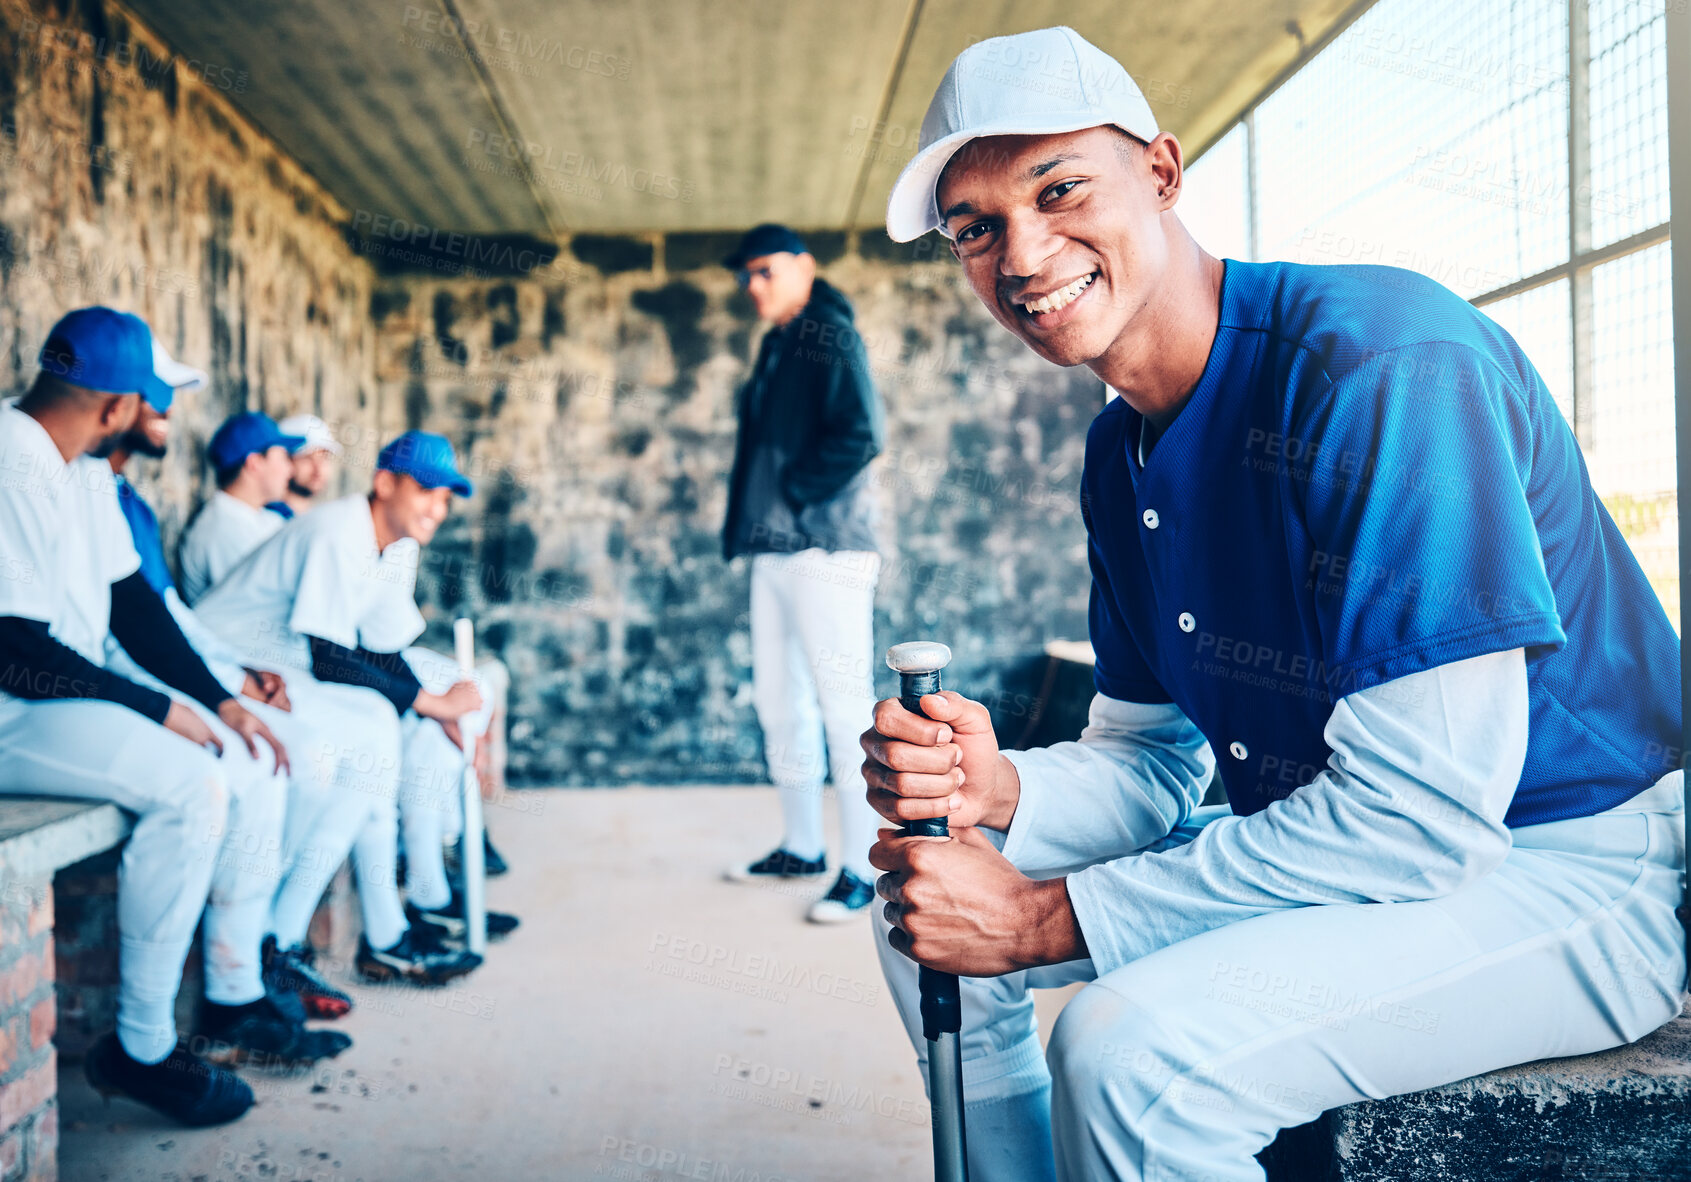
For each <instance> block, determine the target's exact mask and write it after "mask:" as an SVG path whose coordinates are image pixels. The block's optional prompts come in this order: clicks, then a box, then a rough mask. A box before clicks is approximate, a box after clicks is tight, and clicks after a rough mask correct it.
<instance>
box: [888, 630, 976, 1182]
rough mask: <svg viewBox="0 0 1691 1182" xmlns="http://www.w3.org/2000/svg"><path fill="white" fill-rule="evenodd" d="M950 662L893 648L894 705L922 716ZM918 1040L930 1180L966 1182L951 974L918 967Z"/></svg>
mask: <svg viewBox="0 0 1691 1182" xmlns="http://www.w3.org/2000/svg"><path fill="white" fill-rule="evenodd" d="M950 663H951V650H950V649H949V648H947V647H946V646H945V645H943V644H939V643H936V642H934V641H930V640H913V641H910V642H908V643H906V644H895V645H893V646H892V647H891V648H889V649H888V650H887V667H888V668H889V669H893V670H896V671H897V673H898V701H899V704H900V705H902V706H903V707H904V708H905V709H906V710H908V711H910V712H911V713H912V714H920V713H922V695H924V694H937V693H939V690H940V683H939V671H940V670H941V669H943V668H945V667H946V666H947V665H949V664H950ZM950 833H951V829H950V826H949V825H947V824H946V820H945V818H944V817H934V818H931V819H929V820H925V821H912V822H910V824H908V825H906V826H905V827H904V834H905V836H906V837H948V836H950ZM917 982H918V984H919V986H920V988H921V991H922V1037H923V1038H926V1039H927V1040H928V1102H929V1104H930V1105H931V1106H932V1109H933V1125H934V1178H935V1180H936V1182H968V1178H969V1161H968V1153H967V1150H966V1145H967V1137H966V1134H965V1133H964V1130H963V1042H962V1030H963V999H962V994H961V991H960V988H959V986H958V982H957V974H955V973H940V972H935V971H934V970H933V969H930V968H929V967H928V966H927V965H922V966H920V968H919V969H918V972H917Z"/></svg>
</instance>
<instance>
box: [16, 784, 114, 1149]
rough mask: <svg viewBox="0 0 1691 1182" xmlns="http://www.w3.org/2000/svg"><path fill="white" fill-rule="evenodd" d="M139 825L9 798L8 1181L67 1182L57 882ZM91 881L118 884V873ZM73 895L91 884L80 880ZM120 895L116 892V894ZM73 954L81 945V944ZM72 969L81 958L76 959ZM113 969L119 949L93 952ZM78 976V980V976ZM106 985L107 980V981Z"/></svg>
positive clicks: (103, 809)
mask: <svg viewBox="0 0 1691 1182" xmlns="http://www.w3.org/2000/svg"><path fill="white" fill-rule="evenodd" d="M130 826H131V821H130V818H129V817H128V816H127V815H126V814H124V812H123V811H122V810H121V809H119V808H118V807H117V806H115V805H112V804H106V803H102V802H99V801H86V800H63V799H48V798H33V797H0V1180H4V1182H14V1180H24V1179H27V1180H28V1182H50V1180H51V1179H54V1178H57V1177H58V1146H59V1112H58V1101H57V1096H58V1057H57V1051H56V1049H55V1046H54V1035H55V1033H56V1032H57V1031H58V1029H59V1019H60V1009H61V1006H62V1004H63V1002H64V1000H65V999H64V998H63V997H62V996H60V995H59V994H58V993H57V992H56V991H55V989H54V982H55V981H56V980H57V979H58V978H59V976H60V972H59V968H58V962H59V961H60V960H61V958H62V955H63V950H61V949H60V947H59V942H58V941H57V939H56V938H55V937H56V932H55V918H56V916H57V915H58V911H57V908H56V906H55V896H56V893H57V892H58V891H59V890H60V889H62V888H61V887H60V884H59V882H58V881H57V880H56V878H55V876H56V875H58V874H60V872H63V871H65V870H66V868H67V867H73V866H77V865H78V864H86V863H87V860H88V859H90V858H92V857H96V856H98V855H100V854H102V853H104V852H105V851H109V850H112V849H113V847H115V846H117V845H119V844H121V843H122V842H123V840H124V839H125V838H126V837H128V835H129V830H130ZM92 873H93V874H94V875H95V876H96V877H99V878H109V877H110V874H111V871H110V870H108V869H106V868H104V867H95V868H94V869H93V871H92ZM71 878H72V879H74V880H75V881H72V882H68V886H69V889H70V890H71V891H72V893H79V886H78V884H79V883H81V882H85V881H86V876H78V875H75V874H74V873H73V874H72V875H71ZM114 889H115V888H114ZM72 943H73V944H74V941H72ZM71 951H72V955H73V960H74V958H75V952H76V950H75V949H72V950H71ZM89 952H90V953H91V954H93V955H95V956H96V957H99V958H102V959H109V960H110V973H109V976H110V978H111V982H112V984H113V985H115V982H116V972H117V948H116V944H115V940H114V941H113V942H112V943H111V946H110V947H109V948H104V949H98V948H95V949H89ZM73 975H74V974H73ZM100 975H105V974H100Z"/></svg>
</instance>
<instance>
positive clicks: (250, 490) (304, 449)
mask: <svg viewBox="0 0 1691 1182" xmlns="http://www.w3.org/2000/svg"><path fill="white" fill-rule="evenodd" d="M237 428H238V432H237ZM225 432H228V433H229V434H228V435H227V436H225ZM218 436H219V438H214V439H213V441H212V442H213V451H214V452H215V453H219V454H220V455H221V458H216V457H214V463H216V464H217V465H218V468H219V472H220V473H221V472H223V471H225V465H227V469H228V471H229V472H232V473H234V475H233V476H232V477H231V482H230V486H229V487H227V488H224V489H223V490H221V491H220V492H219V494H218V496H217V497H216V498H214V499H213V501H212V502H210V503H208V504H207V505H206V507H205V509H203V510H202V511H201V512H200V514H199V516H198V517H196V518H195V520H194V522H193V524H192V525H190V526H189V529H188V538H187V540H185V541H184V543H183V548H182V565H183V571H184V579H185V580H190V579H191V580H192V582H194V583H201V582H203V583H206V584H208V585H209V584H215V583H217V582H218V581H220V580H221V579H222V578H223V576H224V575H225V574H227V573H228V571H229V569H230V568H231V567H233V566H234V565H235V564H236V563H237V562H239V561H240V560H241V559H242V558H245V557H246V556H247V554H249V553H251V551H252V550H253V549H254V548H255V547H257V546H258V544H259V543H261V542H263V541H264V540H265V539H267V538H268V537H270V535H271V534H273V533H275V531H276V530H277V529H279V528H280V527H281V522H282V521H283V520H290V519H292V518H294V517H296V516H303V515H304V514H306V513H308V512H310V511H311V509H313V508H315V507H316V506H317V505H319V504H321V503H322V502H321V501H320V500H319V499H318V497H319V495H320V494H321V493H322V491H323V490H324V489H325V488H327V487H328V484H329V481H330V479H331V478H332V477H333V475H334V468H335V461H336V460H337V459H338V458H339V457H340V455H341V446H340V444H339V443H337V442H336V441H335V437H334V435H333V433H331V432H330V430H329V427H328V424H326V423H324V422H323V420H322V419H320V418H318V417H317V416H316V415H310V414H301V415H292V416H290V417H289V418H287V419H285V420H284V421H283V422H282V424H281V425H280V427H279V428H272V427H271V426H270V421H269V420H268V419H266V418H264V417H263V416H254V415H245V416H236V418H234V419H231V420H230V421H229V422H228V423H226V424H224V427H223V428H222V429H220V431H219V432H218ZM219 439H222V440H223V442H222V444H221V446H220V444H219ZM281 450H286V451H287V452H288V473H287V476H286V486H285V489H284V491H283V492H282V493H281V494H280V496H281V499H279V500H271V501H269V502H268V503H267V506H266V507H267V508H268V509H269V512H262V511H260V509H258V508H257V507H255V503H254V502H255V498H257V497H259V496H263V495H267V494H268V492H269V491H270V490H271V489H273V488H274V487H276V486H277V483H278V482H279V481H281V480H282V479H283V475H282V471H281V468H280V467H279V466H276V461H277V456H278V455H279V453H280V451H281ZM238 457H239V458H238ZM220 480H221V476H220ZM198 594H203V591H195V592H194V595H198ZM191 597H192V596H191ZM404 655H405V662H406V664H408V665H410V666H411V670H412V672H414V673H415V674H416V675H417V677H418V680H420V681H421V682H422V683H423V685H424V686H425V687H426V688H430V689H433V690H437V691H440V690H444V689H445V688H446V687H447V686H449V685H451V684H452V683H453V682H454V681H456V680H457V679H458V666H457V662H455V661H454V660H453V659H452V658H451V657H450V656H447V655H446V654H443V653H437V652H435V651H433V650H432V649H428V648H423V647H421V646H418V645H411V646H409V647H407V648H406V649H405V654H404ZM476 684H477V687H478V688H479V689H480V690H481V691H482V695H483V697H484V698H485V699H487V700H488V701H487V704H486V705H485V706H484V707H483V708H482V709H479V710H477V711H475V712H474V713H473V714H472V715H471V716H470V717H469V719H468V720H467V721H466V723H465V727H464V737H465V738H466V739H467V740H470V741H477V742H479V741H480V740H481V739H482V738H483V737H484V736H485V735H486V734H487V732H488V728H489V727H490V726H491V725H492V720H493V719H495V718H498V719H501V720H502V719H503V718H504V711H505V701H506V697H507V694H508V692H509V687H510V674H509V673H508V672H507V670H506V669H505V665H504V663H503V662H501V661H499V660H497V659H491V658H490V659H483V660H482V661H479V662H478V663H477V665H476ZM488 754H489V752H488V748H487V747H486V746H485V745H483V746H480V747H479V748H478V750H477V756H478V766H479V762H480V759H481V758H483V757H485V756H486V755H488ZM454 799H456V797H454ZM455 818H456V814H453V815H452V817H451V818H449V819H448V826H447V828H448V832H450V828H451V822H452V821H454V820H455ZM483 840H484V852H485V855H486V867H487V872H488V873H489V874H491V875H497V874H503V873H504V872H505V869H506V866H505V860H504V859H503V858H502V857H500V856H499V852H498V851H497V850H496V849H494V848H493V843H492V840H491V838H488V837H487V836H486V834H485V831H484V835H483ZM447 907H448V910H451V907H452V905H451V904H448V905H447ZM439 918H440V919H441V920H442V921H443V922H445V923H446V924H447V925H448V926H450V927H453V928H456V929H461V928H462V921H461V919H457V918H454V917H453V916H452V915H449V914H443V915H441V916H440V917H439ZM503 922H504V921H501V926H503Z"/></svg>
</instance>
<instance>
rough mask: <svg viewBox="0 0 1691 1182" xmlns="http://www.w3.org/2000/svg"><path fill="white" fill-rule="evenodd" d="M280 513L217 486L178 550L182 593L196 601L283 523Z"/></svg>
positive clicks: (190, 524)
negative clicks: (259, 506)
mask: <svg viewBox="0 0 1691 1182" xmlns="http://www.w3.org/2000/svg"><path fill="white" fill-rule="evenodd" d="M284 523H285V522H284V518H283V517H282V515H281V514H280V513H275V512H272V511H271V510H269V509H264V508H258V509H255V508H253V507H252V506H251V505H249V504H247V503H246V502H245V501H243V500H241V499H240V498H238V497H233V496H230V495H229V494H228V493H226V492H224V491H223V490H222V489H219V490H218V491H217V492H215V493H213V494H212V497H211V499H210V500H209V501H207V502H206V503H205V504H204V505H202V506H200V511H199V512H198V513H196V514H194V520H192V521H191V522H189V523H188V528H187V530H186V531H185V532H184V533H183V535H182V549H181V551H180V553H179V554H178V558H179V559H180V566H181V570H182V595H183V597H184V598H185V599H187V601H188V602H189V603H198V602H199V601H200V599H201V598H203V597H204V595H205V593H206V592H207V591H210V590H211V589H212V588H213V587H215V586H217V584H219V583H221V582H222V581H223V577H224V576H225V575H227V574H228V573H229V571H230V570H231V569H232V568H233V567H234V566H235V564H236V563H238V562H240V561H241V559H243V558H245V557H246V556H247V555H248V554H251V553H252V552H253V550H255V549H256V548H257V547H258V546H259V544H260V543H262V542H264V541H265V540H267V539H268V538H269V537H270V536H271V535H272V534H274V533H275V532H276V531H277V530H279V529H281V528H282V526H283V524H284Z"/></svg>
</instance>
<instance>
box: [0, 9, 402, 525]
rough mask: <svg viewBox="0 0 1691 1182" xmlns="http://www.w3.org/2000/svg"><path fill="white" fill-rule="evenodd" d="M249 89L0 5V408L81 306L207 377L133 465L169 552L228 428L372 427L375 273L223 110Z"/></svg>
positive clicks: (78, 26)
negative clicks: (261, 424) (305, 420)
mask: <svg viewBox="0 0 1691 1182" xmlns="http://www.w3.org/2000/svg"><path fill="white" fill-rule="evenodd" d="M244 87H245V79H244V78H242V77H240V76H237V75H233V74H230V73H227V72H212V73H209V74H208V73H207V72H205V71H203V70H201V71H196V70H194V69H192V68H191V67H190V66H189V64H188V63H186V62H184V61H182V60H181V59H180V58H179V57H178V56H177V55H176V54H174V53H173V51H172V50H171V49H170V48H169V47H168V46H166V45H165V44H164V43H163V42H162V41H160V40H159V39H158V38H157V37H155V36H154V35H153V34H152V33H151V32H150V31H149V30H148V29H147V28H145V27H144V26H142V25H140V24H139V23H137V22H136V21H135V20H134V19H133V18H132V17H130V16H129V15H128V14H127V11H126V10H124V9H122V8H120V7H118V6H117V5H114V4H110V3H106V2H105V0H82V2H80V3H74V4H55V3H49V2H46V0H0V394H5V395H9V394H12V393H20V392H21V391H22V389H23V388H24V387H25V386H26V385H27V384H28V382H29V380H30V379H31V378H32V377H33V376H34V374H35V371H36V356H37V353H38V352H39V350H40V347H41V342H42V339H43V337H44V336H45V334H46V332H47V330H48V329H49V328H50V327H51V326H52V323H53V321H54V320H56V319H57V318H58V317H59V316H60V315H61V314H62V313H64V312H65V311H68V310H69V309H71V308H74V307H78V306H81V305H85V304H93V303H107V304H111V305H113V306H114V307H118V308H122V309H125V310H127V311H132V312H136V313H138V314H139V315H141V316H142V317H144V318H145V319H146V320H147V321H148V322H149V323H150V324H151V325H152V326H153V329H154V331H155V332H157V333H158V334H159V335H160V337H161V338H162V339H163V340H164V342H165V344H166V346H167V347H168V348H169V349H170V350H171V351H172V352H173V353H174V354H175V355H176V356H177V357H179V358H181V359H183V360H186V361H189V362H191V363H192V364H195V365H199V366H201V367H203V368H205V369H206V370H207V371H208V372H209V373H210V374H211V379H212V381H211V386H210V389H208V390H206V391H204V392H201V393H198V394H194V395H190V396H188V397H186V398H184V399H182V400H181V402H180V404H179V406H178V408H177V409H176V410H175V411H174V412H173V414H172V422H173V424H174V429H175V435H176V439H175V442H174V445H173V453H172V454H171V455H170V456H169V457H168V458H167V459H166V460H165V461H164V462H163V463H162V464H160V463H158V462H154V461H140V462H138V463H137V464H136V465H135V468H136V475H137V484H138V485H140V486H141V487H142V488H143V490H144V491H145V492H146V493H147V494H148V495H149V496H150V497H151V499H152V500H153V501H154V503H155V506H156V507H157V509H158V510H159V515H160V518H161V520H162V522H163V524H164V526H165V528H166V531H167V538H170V539H173V538H174V537H175V534H176V531H177V530H179V529H180V527H181V525H182V524H183V522H184V520H185V517H186V515H187V514H188V513H190V512H191V511H192V509H193V508H194V507H195V506H196V505H197V504H198V502H199V500H200V499H201V498H202V497H203V496H204V495H205V493H206V492H207V491H208V490H209V488H210V484H211V481H210V472H209V470H208V469H207V468H206V467H205V464H204V460H203V454H204V446H203V445H204V443H205V440H206V439H207V438H209V436H210V433H211V431H212V430H213V429H214V428H215V427H216V425H217V424H218V422H220V421H221V420H222V418H223V417H224V416H225V415H226V414H228V413H230V412H232V411H235V410H242V409H259V410H266V411H270V412H272V413H274V414H278V415H279V414H284V413H289V412H293V411H298V410H315V411H318V412H319V413H322V414H324V415H325V417H330V416H333V417H335V418H337V419H339V420H342V421H346V422H351V423H357V422H363V421H366V420H372V419H373V417H374V414H375V408H374V406H373V404H372V402H371V398H372V395H373V388H372V386H371V383H370V374H371V370H370V356H371V329H370V317H369V305H370V288H371V282H372V277H373V274H374V272H373V270H372V268H371V267H370V265H369V263H368V262H367V261H366V260H364V259H362V258H359V257H358V256H357V255H356V253H355V252H354V251H353V249H352V247H351V245H350V244H349V242H348V239H347V235H346V232H345V226H346V224H347V222H348V215H347V213H346V211H345V210H344V209H342V208H341V207H340V206H339V205H338V204H337V203H336V202H335V200H334V199H333V197H331V196H330V195H329V194H327V193H326V192H325V191H324V190H323V189H322V188H321V186H319V185H318V184H317V183H316V182H315V181H314V180H313V179H312V178H311V177H310V176H309V175H308V174H307V173H306V172H305V171H304V170H303V169H301V168H300V167H299V166H298V165H297V164H296V163H294V161H293V160H292V159H291V158H290V157H288V156H287V155H286V154H285V153H284V152H282V151H281V150H280V149H279V148H278V147H277V146H276V145H275V144H274V143H273V142H272V141H271V140H270V139H269V138H268V137H267V136H266V135H265V134H264V133H263V132H262V131H261V130H260V129H258V128H257V127H255V126H254V125H253V124H252V123H251V122H250V121H249V120H247V119H246V118H245V116H243V115H242V114H241V113H240V112H239V110H238V108H237V107H236V106H235V105H234V102H233V101H232V100H236V99H238V98H239V92H240V90H241V89H242V88H244Z"/></svg>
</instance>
